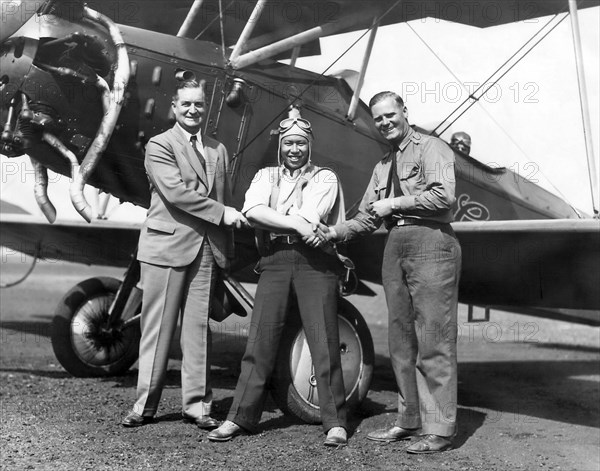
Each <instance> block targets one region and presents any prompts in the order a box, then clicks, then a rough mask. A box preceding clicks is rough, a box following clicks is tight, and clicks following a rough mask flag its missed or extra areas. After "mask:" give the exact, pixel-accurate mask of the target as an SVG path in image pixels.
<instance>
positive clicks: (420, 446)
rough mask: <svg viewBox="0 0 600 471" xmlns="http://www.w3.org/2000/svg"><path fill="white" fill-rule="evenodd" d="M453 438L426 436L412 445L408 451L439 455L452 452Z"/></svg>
mask: <svg viewBox="0 0 600 471" xmlns="http://www.w3.org/2000/svg"><path fill="white" fill-rule="evenodd" d="M450 438H451V437H440V436H439V435H425V436H424V437H423V438H422V439H421V440H419V441H418V442H415V443H413V444H412V445H410V446H409V447H408V448H407V449H406V451H407V452H408V453H415V454H420V453H439V452H440V451H446V450H450V449H451V448H452V440H451V439H450Z"/></svg>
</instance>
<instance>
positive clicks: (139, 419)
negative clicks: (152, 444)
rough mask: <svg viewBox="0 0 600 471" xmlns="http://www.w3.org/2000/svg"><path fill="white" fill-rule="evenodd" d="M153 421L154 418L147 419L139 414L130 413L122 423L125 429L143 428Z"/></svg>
mask: <svg viewBox="0 0 600 471" xmlns="http://www.w3.org/2000/svg"><path fill="white" fill-rule="evenodd" d="M153 420H154V419H153V418H152V417H145V416H143V415H140V414H138V413H137V412H134V411H130V412H129V414H127V415H126V416H125V418H124V419H123V420H122V421H121V425H122V426H123V427H141V426H142V425H146V424H149V423H150V422H152V421H153Z"/></svg>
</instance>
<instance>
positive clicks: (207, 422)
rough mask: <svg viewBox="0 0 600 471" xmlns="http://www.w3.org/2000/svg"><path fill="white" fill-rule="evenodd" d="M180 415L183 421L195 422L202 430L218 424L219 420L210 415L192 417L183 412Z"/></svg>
mask: <svg viewBox="0 0 600 471" xmlns="http://www.w3.org/2000/svg"><path fill="white" fill-rule="evenodd" d="M182 417H183V421H184V422H187V423H191V424H196V426H197V427H198V428H201V429H202V430H212V429H215V428H217V427H218V426H219V421H218V420H217V419H213V418H212V417H211V416H210V415H203V416H202V417H192V416H191V415H187V414H183V415H182Z"/></svg>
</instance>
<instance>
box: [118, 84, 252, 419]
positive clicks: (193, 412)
mask: <svg viewBox="0 0 600 471" xmlns="http://www.w3.org/2000/svg"><path fill="white" fill-rule="evenodd" d="M204 98H205V95H204V89H203V87H202V85H201V84H200V83H198V82H197V81H196V80H188V81H184V82H180V83H179V84H178V86H177V89H176V91H175V95H174V96H173V101H172V103H171V106H172V109H173V112H174V115H175V120H176V124H175V125H174V126H173V127H172V128H171V129H169V130H168V131H166V132H164V133H162V134H160V135H158V136H155V137H154V138H152V139H151V140H150V141H149V142H148V145H147V147H146V158H145V161H144V164H145V167H146V172H147V174H148V180H149V182H150V192H151V200H150V208H149V209H148V213H147V218H146V221H145V222H144V225H143V226H142V230H141V233H140V240H139V246H138V255H137V257H138V260H139V261H140V265H141V286H142V289H143V300H142V319H141V328H142V338H141V341H140V356H139V374H138V384H137V401H136V403H135V405H134V406H133V409H132V410H131V411H130V412H129V413H128V414H127V416H126V417H125V418H124V419H123V421H122V425H123V426H125V427H139V426H141V425H144V424H146V423H148V422H150V421H152V419H153V417H154V415H155V414H156V410H157V408H158V404H159V401H160V396H161V393H162V389H163V385H164V381H165V375H166V370H167V362H168V357H169V348H170V343H171V339H172V338H173V333H174V331H175V327H176V325H177V319H178V317H179V313H180V312H181V319H182V320H181V324H182V326H181V349H182V352H183V362H182V367H181V383H182V387H181V389H182V414H183V419H184V420H186V421H191V422H193V423H195V424H196V425H197V426H198V427H200V428H204V429H211V428H215V427H217V426H218V422H217V421H216V420H215V419H213V418H212V417H211V416H210V413H211V404H212V390H211V385H210V350H211V339H210V329H209V327H208V317H209V312H210V308H211V295H212V292H213V287H214V282H215V274H216V269H217V265H218V266H219V267H221V268H225V267H226V266H227V262H228V258H229V257H230V255H231V254H229V253H228V248H229V247H230V246H231V244H230V241H229V240H228V237H229V235H230V231H229V230H228V229H227V228H231V227H237V228H239V227H240V226H241V225H242V224H245V223H246V219H245V218H244V216H243V215H242V214H241V213H240V212H239V211H237V210H236V209H235V208H232V207H229V206H226V205H225V203H226V202H227V200H228V198H229V195H230V187H229V182H228V174H227V172H228V155H227V151H226V150H225V147H224V146H223V144H221V143H220V142H218V141H216V140H214V139H212V138H210V137H209V136H201V135H200V134H199V131H200V126H201V124H202V121H203V119H204V115H205V99H204Z"/></svg>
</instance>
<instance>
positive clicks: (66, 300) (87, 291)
mask: <svg viewBox="0 0 600 471" xmlns="http://www.w3.org/2000/svg"><path fill="white" fill-rule="evenodd" d="M120 286H121V283H120V282H119V280H116V279H115V278H109V277H98V278H90V279H88V280H85V281H82V282H81V283H79V284H77V285H75V286H74V287H73V288H72V289H71V290H70V291H69V292H68V293H67V294H66V295H65V296H64V297H63V298H62V300H61V301H60V303H59V304H58V306H57V308H56V312H55V316H54V320H53V322H52V348H53V349H54V354H55V355H56V358H57V359H58V361H59V362H60V364H61V365H62V366H63V367H64V368H65V370H67V371H68V372H69V373H71V374H72V375H73V376H79V377H81V376H113V375H118V374H122V373H124V372H125V371H127V370H128V369H129V367H130V366H131V365H133V363H135V361H136V360H137V358H138V350H139V342H140V327H139V320H138V319H133V315H135V314H137V313H138V312H139V308H140V307H141V302H140V303H139V304H138V306H136V307H134V308H133V309H131V310H129V311H130V313H131V314H132V315H127V317H120V318H118V319H116V320H113V321H110V318H111V316H110V315H109V312H110V308H111V305H112V304H113V302H114V300H115V297H116V295H117V292H118V291H119V287H120ZM132 319H133V320H132Z"/></svg>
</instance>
